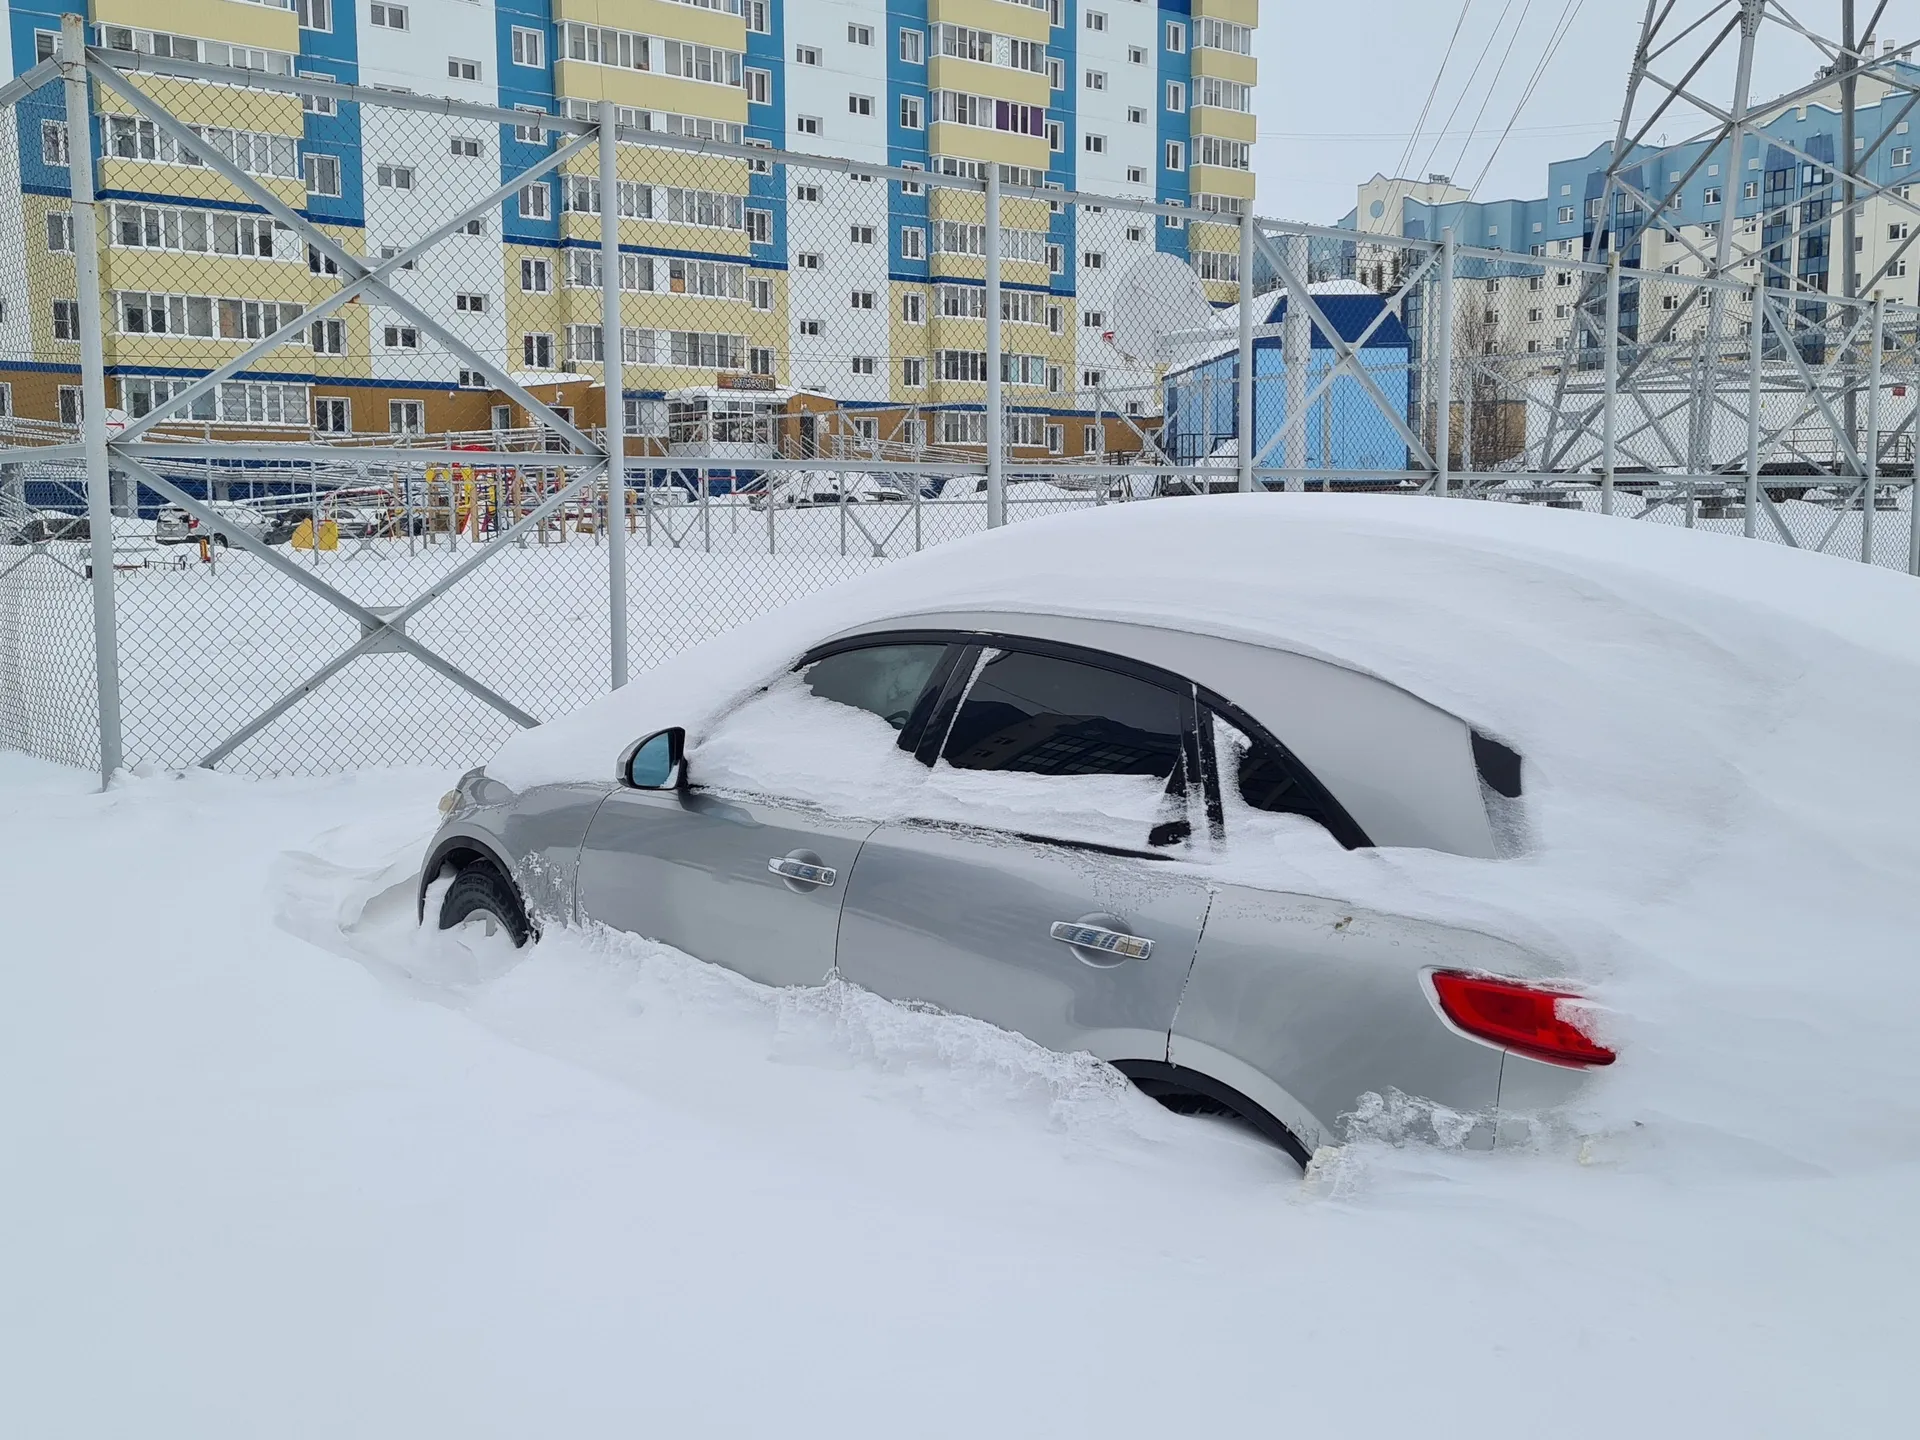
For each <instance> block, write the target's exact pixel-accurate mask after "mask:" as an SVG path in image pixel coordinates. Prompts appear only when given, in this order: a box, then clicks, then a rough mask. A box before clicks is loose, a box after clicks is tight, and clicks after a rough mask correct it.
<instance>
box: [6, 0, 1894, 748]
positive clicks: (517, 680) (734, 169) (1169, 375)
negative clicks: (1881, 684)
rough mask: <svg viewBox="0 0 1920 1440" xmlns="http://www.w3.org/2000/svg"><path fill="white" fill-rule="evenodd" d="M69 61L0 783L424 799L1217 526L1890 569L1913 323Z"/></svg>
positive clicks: (220, 60)
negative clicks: (1068, 563) (1355, 511)
mask: <svg viewBox="0 0 1920 1440" xmlns="http://www.w3.org/2000/svg"><path fill="white" fill-rule="evenodd" d="M91 39H92V40H93V42H94V45H93V48H92V49H91V50H89V51H86V52H85V57H84V60H79V59H76V61H75V63H73V64H65V63H63V61H62V59H61V57H60V56H59V55H55V56H53V57H52V58H49V59H47V60H45V61H43V62H42V63H40V64H38V65H36V66H35V67H34V68H33V69H31V70H29V71H27V72H26V73H25V74H23V75H22V76H21V77H20V78H19V79H17V80H15V81H14V82H12V83H11V84H9V85H7V86H5V87H4V88H0V104H4V106H5V108H6V110H7V113H8V115H9V116H10V117H11V119H12V121H13V123H12V124H11V125H7V126H0V166H12V167H13V169H14V171H15V172H16V173H15V174H14V175H10V176H8V177H7V179H8V180H10V181H14V182H17V183H10V184H6V185H0V280H3V281H4V284H3V285H0V289H3V290H4V293H5V295H6V296H7V297H9V299H8V303H7V307H6V309H5V311H4V312H3V313H0V372H3V373H0V385H3V386H4V389H0V398H3V399H4V402H5V403H4V405H3V406H0V409H3V410H4V412H5V413H4V416H0V427H4V429H3V431H0V530H4V535H0V539H4V540H5V542H6V543H5V544H4V545H0V745H4V746H6V747H9V748H14V749H19V750H25V751H29V752H32V753H35V754H40V755H45V756H48V757H50V758H54V759H57V760H62V761H66V762H68V763H73V764H81V765H96V764H97V765H101V766H102V767H104V768H106V769H109V770H110V769H112V768H114V767H116V766H118V765H120V764H123V763H124V764H134V763H141V762H145V763H150V764H154V765H158V766H163V767H179V766H187V765H194V764H205V765H222V766H229V767H234V768H238V769H242V770H245V771H248V772H252V773H260V774H270V773H283V772H299V771H325V770H333V769H342V768H348V767H354V766H363V765H377V764H393V763H432V764H447V765H454V764H461V763H467V762H470V761H472V760H474V759H477V758H484V756H485V755H486V754H487V753H488V752H489V750H490V749H491V748H492V747H493V746H494V745H495V744H496V743H497V742H498V741H499V739H500V738H501V737H503V736H504V735H505V734H507V733H509V732H510V731H511V730H512V729H513V728H514V727H516V726H520V725H525V724H530V723H535V722H537V721H539V720H542V719H545V718H548V717H550V716H552V715H555V714H558V713H562V712H564V711H566V710H568V709H570V708H573V707H574V706H577V705H579V704H580V703H583V702H584V701H586V700H588V699H590V698H591V697H592V696H594V695H596V694H599V693H602V692H604V691H605V690H606V689H607V688H608V687H609V686H610V685H617V684H620V683H624V681H625V679H626V676H627V674H628V673H629V670H630V669H633V670H637V669H640V668H644V667H645V666H647V665H649V664H651V663H653V662H655V661H656V660H658V659H660V658H662V657H664V656H666V655H669V654H672V653H674V652H675V651H677V650H679V649H681V648H684V647H685V646H687V645H689V644H692V643H694V642H696V641H698V640H701V639H703V638H705V637H707V636H709V635H712V634H715V633H717V632H719V631H721V630H723V629H725V628H727V627H729V626H732V625H734V624H737V623H740V622H742V621H745V620H749V619H751V618H752V617H753V616H755V615H758V614H762V613H765V612H767V611H769V610H772V609H774V608H776V607H778V606H780V605H781V604H783V603H785V602H786V601H788V600H789V599H791V598H793V597H795V596H798V595H802V594H806V593H810V592H812V591H815V590H818V589H820V588H822V587H824V586H826V585H830V584H832V583H834V582H835V581H837V580H839V579H841V578H843V577H845V576H848V575H851V574H854V573H857V572H859V571H862V570H865V569H868V568H870V567H873V566H875V565H880V564H884V563H885V562H886V561H888V560H890V559H893V558H897V557H898V556H900V555H903V554H908V553H911V552H913V551H915V550H918V549H921V548H924V547H926V546H929V545H934V544H938V543H941V542H942V541H945V540H948V539H951V538H954V537H956V536H959V535H962V534H967V533H972V532H974V531H978V530H981V529H985V528H988V527H990V526H994V525H999V524H1004V523H1009V522H1013V521H1017V520H1020V519H1023V518H1026V517H1029V516H1032V515H1038V514H1047V513H1056V512H1062V511H1071V510H1074V509H1077V508H1081V507H1085V506H1097V505H1105V504H1118V503H1133V502H1137V501H1142V500H1148V499H1154V498H1157V497H1162V496H1167V495H1179V494H1188V493H1206V492H1208V491H1216V490H1235V489H1290V490H1300V489H1308V490H1341V489H1345V490H1368V491H1382V492H1406V493H1417V492H1435V491H1438V492H1443V493H1448V494H1458V495H1462V496H1468V497H1474V498H1480V499H1484V500H1504V501H1515V502H1521V503H1538V504H1548V505H1557V506H1566V507H1571V508H1588V509H1595V510H1601V509H1604V510H1608V511H1611V512H1612V513H1614V514H1617V515H1622V516H1629V517H1639V518H1643V519H1645V520H1648V521H1650V522H1655V523H1683V524H1688V525H1697V526H1701V527H1705V528H1717V529H1730V530H1734V531H1736V532H1739V531H1744V532H1745V533H1748V534H1752V535H1757V536H1759V537H1761V538H1765V539H1771V540H1778V541H1784V542H1786V543H1790V544H1796V545H1802V546H1806V547H1808V548H1820V549H1824V550H1827V551H1829V552H1831V553H1837V554H1847V555H1854V556H1861V557H1865V558H1871V559H1872V560H1874V561H1875V562H1876V563H1880V564H1883V565H1893V566H1898V567H1900V568H1905V569H1912V568H1914V567H1915V541H1914V535H1915V532H1914V530H1913V515H1912V508H1911V505H1910V503H1909V496H1910V492H1911V485H1912V437H1913V428H1914V399H1913V392H1912V389H1911V387H1912V385H1913V384H1914V383H1915V380H1916V377H1915V376H1914V375H1913V374H1912V373H1911V372H1912V371H1913V369H1914V365H1915V355H1916V351H1917V350H1920V323H1917V321H1916V316H1915V314H1914V313H1913V312H1912V311H1910V310H1906V309H1899V308H1896V307H1891V306H1888V307H1876V306H1874V305H1871V304H1860V303H1847V302H1842V301H1839V300H1835V299H1831V298H1828V297H1826V296H1823V295H1820V294H1817V293H1802V292H1792V293H1789V292H1785V291H1779V292H1766V296H1767V304H1766V307H1765V309H1766V318H1765V323H1764V324H1763V326H1762V330H1761V334H1760V335H1759V336H1758V337H1757V338H1756V337H1754V336H1753V334H1752V330H1751V321H1752V317H1753V314H1754V306H1755V292H1754V291H1753V290H1752V289H1751V288H1750V287H1747V286H1743V285H1742V284H1741V283H1739V282H1738V281H1737V280H1704V279H1700V278H1698V277H1689V276H1688V275H1686V274H1680V273H1668V272H1666V271H1649V270H1645V269H1641V268H1637V267H1627V268H1621V267H1613V268H1609V267H1607V266H1604V265H1593V264H1589V263H1584V262H1582V261H1581V260H1580V259H1579V258H1577V257H1575V256H1572V255H1547V254H1539V255H1522V254H1515V253H1510V252H1503V251H1493V250H1479V249H1470V248H1467V247H1456V246H1455V245H1454V244H1453V243H1452V241H1451V239H1450V238H1449V239H1444V240H1441V241H1425V240H1409V239H1398V238H1394V237H1381V236H1372V235H1366V236H1361V235H1357V234H1355V233H1354V232H1351V231H1346V230H1341V229H1332V228H1321V227H1312V226H1299V225H1283V224H1276V223H1274V222H1269V221H1264V220H1255V219H1252V218H1251V217H1250V216H1249V215H1247V214H1245V213H1244V211H1243V209H1236V208H1235V207H1234V205H1233V204H1231V203H1229V202H1225V201H1218V200H1216V201H1212V202H1209V203H1208V204H1207V205H1206V206H1204V207H1201V206H1196V207H1188V206H1185V205H1175V204H1170V203H1157V202H1155V201H1154V200H1152V199H1151V198H1149V197H1148V195H1147V193H1146V190H1147V187H1146V186H1145V185H1142V186H1141V187H1139V188H1140V189H1141V191H1142V193H1141V194H1139V195H1134V196H1125V195H1090V194H1082V193H1072V192H1068V191H1065V190H1055V189H1051V188H1049V186H1048V184H1047V182H1046V177H1045V175H1044V173H1042V172H1035V171H1030V170H1023V169H1020V168H1019V167H1013V166H1007V165H1002V164H986V163H983V162H979V161H969V160H959V159H953V158H947V159H941V160H936V161H935V162H933V163H931V164H929V165H928V166H927V167H925V168H922V169H914V168H906V167H899V168H895V167H891V166H888V165H885V164H883V163H880V161H881V158H883V157H878V156H876V157H875V158H873V159H871V160H864V159H833V158H827V157H820V156H805V155H798V154H793V153H787V152H781V151H775V150H770V149H765V148H761V147H757V146H754V145H752V144H750V143H747V142H746V137H745V136H744V135H743V134H742V132H741V127H739V126H737V125H733V126H729V125H727V124H725V123H723V122H714V121H695V120H691V119H688V118H687V117H684V116H677V115H667V114H663V113H662V112H657V111H647V110H637V109H627V108H621V107H616V106H613V105H612V104H611V103H610V102H593V103H591V104H584V103H583V102H578V101H566V100H563V101H561V102H558V103H557V105H556V107H554V109H553V110H546V111H541V112H538V113H530V112H528V111H524V110H501V109H498V108H495V107H491V106H486V105H480V104H467V103H464V102H459V101H454V100H448V99H444V98H438V97H428V96H421V95H408V94H397V93H390V92H386V91H380V90H375V89H367V88H361V87H357V86H351V85H345V84H338V83H333V82H329V81H323V80H316V79H313V78H310V77H306V76H301V75H296V74H292V73H287V72H289V71H290V70H291V69H292V67H291V65H290V64H288V65H281V64H278V63H277V62H276V61H275V59H274V57H273V56H272V55H271V54H270V53H267V52H262V53H261V54H259V55H255V54H253V53H251V52H242V51H240V50H238V49H235V48H227V49H215V48H213V47H209V46H207V45H205V44H204V43H201V42H195V43H196V44H197V45H198V47H199V48H197V49H194V50H192V51H191V53H183V50H182V49H181V47H180V46H179V45H178V44H176V43H174V41H169V40H168V38H167V37H164V36H162V37H158V38H156V37H155V36H154V35H152V34H150V33H148V32H145V31H139V30H134V29H126V28H121V27H116V26H111V25H105V26H98V27H94V30H93V34H92V36H91ZM175 40H177V37H175ZM162 42H166V43H162ZM581 43H582V44H586V43H588V41H586V40H582V41H581ZM63 48H64V49H65V50H66V51H67V52H68V53H72V54H74V55H76V56H79V55H80V53H81V46H80V45H79V43H78V35H77V32H75V31H74V30H73V29H72V28H69V30H68V32H67V34H66V38H65V40H64V41H63ZM256 62H258V63H256ZM75 115H86V116H87V117H88V123H87V124H86V125H85V126H84V127H83V126H80V125H78V124H75V123H73V120H72V117H73V116H75ZM603 124H604V125H607V126H611V127H613V131H614V133H615V134H617V143H616V144H614V145H611V146H609V147H606V150H605V151H603V149H602V147H601V144H600V137H601V134H602V126H603ZM89 135H90V137H91V140H90V143H89V141H88V140H86V139H85V138H83V137H85V136H89ZM1243 286H1244V287H1245V289H1246V290H1247V291H1248V292H1249V293H1251V294H1253V295H1254V296H1255V297H1256V298H1255V299H1254V300H1253V301H1252V302H1251V303H1249V304H1247V305H1245V306H1241V305H1239V304H1238V303H1237V302H1238V300H1239V298H1240V295H1241V293H1242V289H1243ZM609 394H616V395H617V398H616V400H615V402H614V403H612V404H609V403H608V396H609ZM610 460H613V461H616V462H617V463H615V464H610ZM610 474H618V476H619V477H620V479H619V483H610V481H609V475H610ZM96 478H97V480H98V483H91V481H92V480H93V479H96Z"/></svg>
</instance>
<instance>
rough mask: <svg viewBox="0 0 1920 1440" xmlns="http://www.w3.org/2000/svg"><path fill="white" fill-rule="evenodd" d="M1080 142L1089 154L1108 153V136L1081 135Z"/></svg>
mask: <svg viewBox="0 0 1920 1440" xmlns="http://www.w3.org/2000/svg"><path fill="white" fill-rule="evenodd" d="M1080 144H1081V146H1082V147H1083V148H1084V149H1085V150H1086V152H1087V153H1088V154H1089V155H1104V154H1106V153H1107V137H1106V136H1104V135H1082V136H1081V137H1080Z"/></svg>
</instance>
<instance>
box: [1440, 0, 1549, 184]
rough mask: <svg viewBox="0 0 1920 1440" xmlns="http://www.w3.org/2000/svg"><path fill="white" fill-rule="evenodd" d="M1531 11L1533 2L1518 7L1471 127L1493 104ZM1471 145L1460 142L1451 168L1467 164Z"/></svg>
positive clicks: (1465, 141)
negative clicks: (1515, 18)
mask: <svg viewBox="0 0 1920 1440" xmlns="http://www.w3.org/2000/svg"><path fill="white" fill-rule="evenodd" d="M1532 9H1533V0H1526V3H1525V4H1523V5H1522V6H1521V7H1520V18H1519V19H1518V20H1516V21H1514V22H1513V33H1512V34H1511V35H1509V36H1508V37H1507V48H1506V49H1505V50H1502V51H1501V52H1500V63H1499V64H1498V65H1496V66H1494V69H1493V78H1492V79H1490V80H1488V81H1487V88H1486V93H1485V94H1483V95H1482V96H1481V97H1480V108H1479V109H1478V110H1476V111H1475V112H1474V115H1473V125H1474V128H1476V129H1477V128H1478V127H1479V124H1480V119H1481V117H1482V116H1484V115H1485V114H1486V113H1487V106H1489V105H1491V104H1492V103H1493V92H1494V91H1495V90H1497V89H1499V88H1500V77H1501V76H1502V75H1504V74H1506V73H1507V61H1509V60H1511V59H1512V58H1513V47H1514V46H1515V44H1517V43H1518V42H1519V39H1520V32H1521V31H1522V30H1524V29H1526V26H1527V15H1528V14H1529V13H1530V12H1531V11H1532ZM1472 143H1473V140H1472V138H1471V136H1469V138H1467V139H1465V140H1462V141H1461V142H1460V153H1459V154H1458V155H1456V156H1455V157H1454V161H1453V166H1452V168H1453V169H1455V170H1458V169H1459V168H1460V167H1461V166H1462V165H1464V164H1466V163H1467V147H1468V146H1469V145H1471V144H1472Z"/></svg>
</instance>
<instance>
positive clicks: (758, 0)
mask: <svg viewBox="0 0 1920 1440" xmlns="http://www.w3.org/2000/svg"><path fill="white" fill-rule="evenodd" d="M746 11H747V29H749V30H751V31H752V32H753V33H754V34H756V35H771V34H772V33H773V21H772V19H771V18H770V17H769V15H768V13H767V0H747V3H746Z"/></svg>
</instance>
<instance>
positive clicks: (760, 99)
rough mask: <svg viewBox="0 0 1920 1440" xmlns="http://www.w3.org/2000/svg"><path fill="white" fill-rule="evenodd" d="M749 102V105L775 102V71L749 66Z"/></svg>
mask: <svg viewBox="0 0 1920 1440" xmlns="http://www.w3.org/2000/svg"><path fill="white" fill-rule="evenodd" d="M746 77H747V103H748V104H749V105H771V104H772V103H773V72H772V71H771V70H755V69H753V68H752V67H751V66H749V67H748V68H747V71H746Z"/></svg>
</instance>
